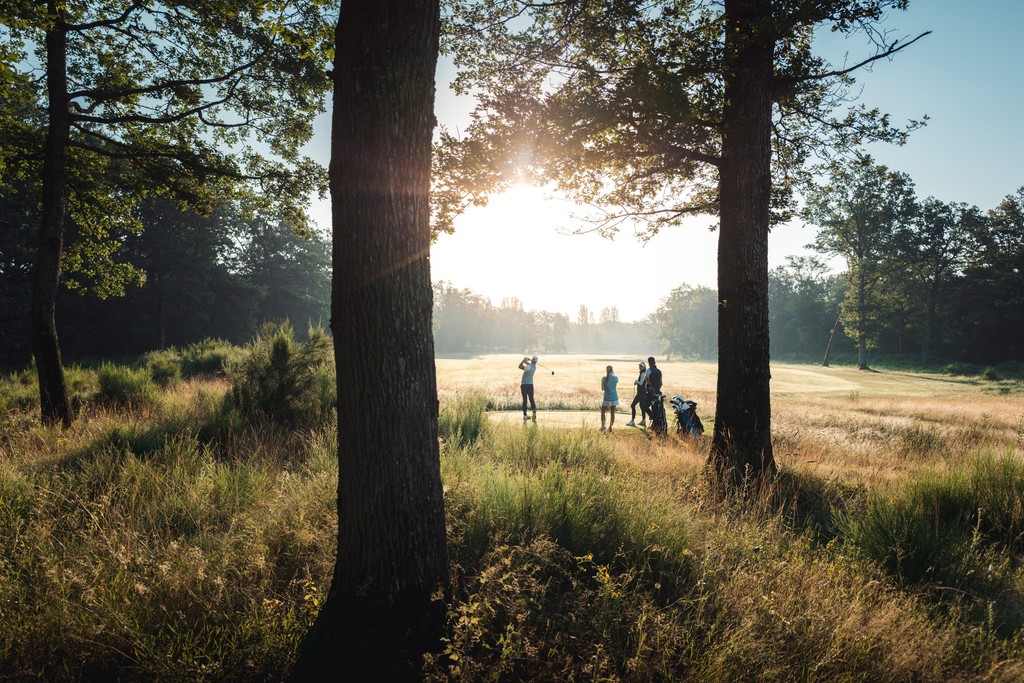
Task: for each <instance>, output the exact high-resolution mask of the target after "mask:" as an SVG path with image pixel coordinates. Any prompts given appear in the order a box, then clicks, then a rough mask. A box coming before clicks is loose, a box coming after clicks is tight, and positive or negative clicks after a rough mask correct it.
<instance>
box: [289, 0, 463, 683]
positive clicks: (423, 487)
mask: <svg viewBox="0 0 1024 683" xmlns="http://www.w3.org/2000/svg"><path fill="white" fill-rule="evenodd" d="M439 31H440V18H439V8H438V2H437V0H406V1H404V2H384V3H381V2H378V0H345V2H343V3H342V5H341V11H340V15H339V19H338V25H337V29H336V33H335V37H336V45H337V48H336V50H337V52H336V57H335V62H334V65H335V70H334V79H335V89H334V112H333V120H332V142H331V165H330V187H331V197H332V216H333V227H334V247H333V262H334V278H333V286H332V308H331V329H332V331H333V333H334V345H335V360H336V364H337V377H338V444H339V446H338V470H339V477H338V554H337V561H336V564H335V568H334V576H333V580H332V584H331V588H330V592H329V594H328V598H327V601H326V603H325V605H324V607H323V609H322V611H321V613H320V615H319V618H318V620H317V624H316V626H315V627H314V630H313V632H311V634H310V637H309V638H308V639H307V642H306V643H305V644H304V646H303V649H302V653H301V654H300V660H299V662H298V664H297V665H296V668H295V670H294V671H293V673H292V678H293V679H294V680H307V679H308V678H318V679H319V678H323V677H325V676H336V677H340V676H344V677H346V678H347V679H349V680H402V679H415V678H417V677H418V672H419V669H420V666H421V658H422V654H423V652H424V651H425V650H426V649H427V648H430V647H432V646H434V645H436V644H437V643H438V642H439V641H438V637H439V635H440V629H439V628H438V627H439V626H441V625H442V622H443V616H444V615H443V611H437V610H434V608H433V603H432V602H431V600H432V596H433V594H434V593H435V592H436V591H437V590H438V588H440V587H442V586H446V585H447V581H448V551H447V545H446V538H445V523H444V506H443V496H442V490H441V473H440V459H439V449H438V440H437V415H438V404H437V387H436V377H435V370H434V345H433V337H432V323H431V315H432V313H431V311H432V298H433V292H432V288H431V282H430V261H429V250H430V225H429V221H430V211H429V186H430V168H431V166H430V161H431V159H430V155H431V135H432V131H433V128H434V122H435V121H434V114H433V102H434V69H435V66H436V61H437V52H438V37H439Z"/></svg>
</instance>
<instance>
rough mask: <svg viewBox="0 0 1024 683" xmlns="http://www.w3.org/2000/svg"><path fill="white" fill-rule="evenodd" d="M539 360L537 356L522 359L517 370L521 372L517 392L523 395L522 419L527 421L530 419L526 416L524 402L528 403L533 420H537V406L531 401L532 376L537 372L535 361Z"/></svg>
mask: <svg viewBox="0 0 1024 683" xmlns="http://www.w3.org/2000/svg"><path fill="white" fill-rule="evenodd" d="M538 360H540V359H539V358H538V357H537V356H534V357H533V358H527V357H525V356H524V357H523V359H522V360H521V361H519V369H520V370H522V371H523V378H522V379H521V380H520V381H519V391H520V393H522V395H523V419H524V420H529V419H530V418H529V417H528V416H527V415H526V401H527V399H529V401H530V410H532V411H533V419H534V421H536V420H537V404H536V402H534V400H533V375H534V373H536V372H537V361H538Z"/></svg>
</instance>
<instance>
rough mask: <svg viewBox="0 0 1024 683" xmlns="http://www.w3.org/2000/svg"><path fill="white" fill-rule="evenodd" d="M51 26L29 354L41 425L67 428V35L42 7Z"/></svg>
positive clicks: (54, 6)
mask: <svg viewBox="0 0 1024 683" xmlns="http://www.w3.org/2000/svg"><path fill="white" fill-rule="evenodd" d="M47 11H48V12H49V15H50V17H51V20H52V23H51V24H50V27H49V28H48V29H47V31H46V81H47V97H48V100H49V101H48V113H49V123H48V127H47V130H46V142H45V147H44V149H43V195H42V220H41V221H40V225H39V255H38V259H37V261H36V269H35V278H34V280H33V283H32V354H33V355H34V356H35V360H36V372H37V374H38V377H39V405H40V411H41V415H42V420H43V422H44V423H46V424H53V423H56V422H60V423H61V424H63V425H64V426H65V427H66V426H69V425H70V424H71V404H70V402H69V401H68V392H67V386H66V384H65V382H64V366H63V364H62V362H61V357H60V344H59V343H58V341H57V322H56V302H57V288H58V286H59V284H60V260H61V252H62V251H63V249H64V192H65V185H66V169H67V149H68V139H69V137H70V131H71V118H70V113H69V112H68V96H67V95H68V80H67V33H66V28H65V27H66V24H65V22H64V19H63V10H60V9H58V3H57V1H56V0H49V2H47Z"/></svg>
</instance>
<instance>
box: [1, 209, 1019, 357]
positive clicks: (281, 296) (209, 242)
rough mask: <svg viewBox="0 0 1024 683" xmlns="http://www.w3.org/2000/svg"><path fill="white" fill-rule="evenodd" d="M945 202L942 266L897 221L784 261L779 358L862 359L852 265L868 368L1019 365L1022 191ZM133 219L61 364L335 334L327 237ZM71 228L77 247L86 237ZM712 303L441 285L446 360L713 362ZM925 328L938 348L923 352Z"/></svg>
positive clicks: (13, 352) (778, 299)
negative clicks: (263, 334) (552, 307)
mask: <svg viewBox="0 0 1024 683" xmlns="http://www.w3.org/2000/svg"><path fill="white" fill-rule="evenodd" d="M32 201H33V200H32V197H31V194H29V193H19V192H7V193H5V194H3V195H0V365H2V366H5V367H7V368H16V367H22V366H24V365H26V364H27V363H29V362H30V359H31V350H30V344H29V336H28V317H29V305H30V290H31V272H32V255H33V254H34V250H35V242H36V241H37V240H38V236H37V231H36V229H35V224H36V220H35V217H34V215H33V213H34V209H33V206H32ZM936 206H937V205H936V201H935V200H929V201H926V202H923V203H921V205H920V207H918V213H917V214H915V215H914V216H911V217H910V219H907V220H905V221H904V222H903V223H901V225H903V224H906V225H917V226H918V234H919V235H921V234H924V235H927V233H926V231H925V229H924V228H925V227H927V225H929V223H927V221H928V220H930V221H931V223H930V224H931V225H932V226H933V227H934V224H935V223H937V222H938V221H939V218H936V216H937V215H939V212H938V209H937V208H936ZM926 207H928V208H930V211H931V213H930V214H926V213H925V208H926ZM945 207H946V208H949V207H953V209H957V208H958V207H959V214H958V215H959V216H961V217H963V216H969V217H970V218H971V220H970V221H969V222H967V221H964V220H963V219H962V218H961V220H960V221H959V223H957V222H956V221H955V220H951V219H949V216H951V215H952V214H951V213H950V212H949V211H947V213H946V214H942V216H945V220H946V225H947V230H948V229H949V227H950V226H952V227H955V228H957V229H958V230H960V232H959V233H957V234H948V233H940V234H939V237H938V238H937V243H938V245H939V246H941V245H942V244H946V245H948V246H950V247H951V249H952V247H953V246H956V245H954V242H956V243H957V245H958V246H956V248H955V249H952V251H955V252H956V254H955V257H954V258H951V259H950V263H949V265H948V267H946V268H945V270H944V271H942V272H940V273H939V274H938V275H937V276H936V275H934V270H932V271H929V270H927V269H926V266H927V265H928V264H927V263H924V265H922V259H921V257H920V253H921V252H920V250H918V251H916V252H915V251H913V250H911V249H910V248H908V247H907V246H906V244H905V243H904V244H902V245H896V244H895V239H896V237H894V235H895V232H894V231H890V232H891V233H892V234H890V235H889V237H887V238H884V239H887V240H888V246H886V243H885V242H883V237H884V236H882V237H880V236H877V235H876V236H874V237H873V238H872V239H873V240H874V241H875V247H876V248H875V249H874V250H873V251H871V252H870V253H868V252H865V253H866V254H867V255H866V256H865V257H864V258H863V259H861V260H860V261H859V262H856V263H854V264H852V267H851V268H850V269H848V270H847V271H844V272H842V273H834V272H830V271H829V269H828V268H827V266H826V265H825V262H824V260H823V258H818V257H815V256H812V257H790V258H789V259H788V260H787V264H786V265H784V266H779V267H777V268H775V269H773V270H772V271H771V272H770V273H769V297H770V298H769V316H770V330H771V352H772V357H774V358H779V359H785V360H796V361H802V360H807V361H820V360H821V359H822V357H823V355H824V353H825V348H826V345H827V344H828V341H829V338H830V333H831V330H832V329H833V327H837V332H836V334H835V335H834V338H833V341H832V348H831V351H832V353H833V354H839V355H840V356H841V357H843V356H844V355H849V354H853V353H856V351H857V341H858V330H859V329H861V327H860V326H859V323H860V321H859V320H858V307H857V305H856V304H857V297H856V296H855V295H856V293H857V291H858V289H857V287H851V286H850V277H849V273H850V272H862V271H865V270H868V271H869V272H870V273H871V274H872V277H873V281H872V283H871V288H870V291H869V292H867V293H866V294H867V296H866V297H865V300H864V306H863V308H864V314H865V315H864V324H863V329H864V332H865V342H866V345H867V347H868V348H867V351H868V353H869V355H870V357H871V359H872V361H876V360H878V359H895V358H903V359H907V358H915V359H916V360H917V361H918V362H924V363H932V364H943V365H944V364H948V363H961V364H978V365H995V364H1000V363H1008V362H1020V361H1021V354H1022V348H1024V345H1022V343H1021V339H1022V338H1024V273H1022V272H1021V268H1022V265H1021V264H1024V247H1022V244H1024V190H1020V191H1018V192H1016V193H1014V194H1011V195H1009V196H1007V197H1006V198H1005V199H1004V200H1003V202H1001V203H1000V205H999V206H997V207H995V208H994V209H992V210H990V211H988V212H981V211H979V210H977V209H973V210H968V209H969V207H968V208H965V207H963V206H962V205H945ZM938 208H942V205H941V204H939V207H938ZM136 214H137V217H138V219H139V221H140V223H141V225H142V226H143V229H142V230H140V231H138V232H131V233H127V234H124V235H121V236H119V238H118V245H119V246H118V250H117V252H116V262H115V260H114V259H113V258H112V259H111V261H110V263H109V264H108V265H107V267H106V270H104V271H100V270H98V269H96V268H93V269H92V270H85V271H83V272H74V271H73V270H72V269H71V268H69V271H68V273H67V274H66V275H65V277H64V284H65V287H64V288H63V289H62V292H61V300H60V304H59V305H60V308H61V311H62V312H63V313H62V316H61V318H60V319H59V325H60V331H61V335H62V336H61V339H62V343H63V345H64V348H65V357H66V358H67V359H69V360H71V361H74V360H80V359H83V358H126V357H131V356H136V355H140V354H142V353H145V352H147V351H150V350H153V349H159V348H166V347H171V346H177V347H182V346H185V345H187V344H190V343H193V342H196V341H199V340H202V339H205V338H210V337H213V338H220V339H225V340H227V341H230V342H233V343H242V342H244V341H246V340H248V339H250V338H252V337H253V336H254V335H255V334H256V332H257V331H258V329H259V327H260V326H261V325H262V324H263V323H265V322H276V321H281V320H285V319H287V320H290V321H292V323H293V324H294V325H295V327H296V329H297V330H298V331H299V332H300V333H303V332H304V331H305V329H306V327H307V326H308V325H310V324H313V325H317V324H319V325H322V326H324V327H326V326H327V322H328V320H329V317H330V315H329V302H330V276H331V267H330V250H331V246H330V242H329V239H328V238H326V237H325V236H323V235H321V234H319V233H316V232H309V233H307V234H304V235H297V234H295V233H294V232H293V231H292V230H291V229H289V228H288V227H287V226H286V225H284V223H283V222H282V221H281V220H280V219H279V218H277V217H275V216H273V215H272V214H267V213H264V212H260V211H259V210H254V209H252V208H251V207H247V206H245V205H244V204H241V203H235V204H231V205H224V206H220V207H219V208H218V209H217V210H216V211H214V212H213V213H212V214H211V215H209V216H199V215H197V214H195V213H194V212H189V211H182V210H180V209H178V208H177V207H176V206H175V205H174V204H172V203H170V202H166V201H161V200H151V201H148V202H146V203H144V204H141V205H139V206H138V207H137V209H136ZM942 216H940V218H941V217H942ZM929 217H930V218H929ZM70 227H71V230H70V235H69V240H68V241H69V243H70V245H71V247H70V249H71V252H72V253H74V248H75V245H76V233H75V230H74V225H73V224H72V225H71V226H70ZM823 234H825V233H824V231H823ZM900 239H902V240H903V241H904V242H906V241H908V240H911V237H910V236H908V235H907V234H902V235H901V236H900ZM911 241H912V240H911ZM918 241H919V242H920V241H921V239H919V240H918ZM817 244H818V250H819V253H821V255H822V257H824V256H826V255H827V254H829V253H836V252H837V249H836V248H831V250H830V249H829V248H827V247H826V246H825V243H824V242H823V241H822V240H819V242H818V243H817ZM73 264H74V262H73V261H72V266H73ZM115 266H116V267H115ZM858 268H859V269H860V270H858ZM929 273H932V274H933V276H932V277H931V278H930V279H929V278H928V277H927V276H928V275H929ZM717 301H718V294H717V291H716V290H715V289H713V288H709V287H703V286H698V287H693V286H690V285H687V284H681V285H680V286H679V287H677V288H675V289H673V290H672V291H671V292H667V293H665V296H664V298H663V299H662V300H661V304H660V305H659V306H658V308H657V309H656V310H655V311H653V312H652V313H651V314H650V315H649V316H647V317H646V318H645V319H644V320H641V321H635V322H624V321H621V320H619V317H618V312H617V311H616V309H614V308H607V309H604V310H602V311H599V312H595V311H590V310H588V309H587V307H586V306H583V305H581V306H580V309H579V311H578V312H577V315H576V316H575V318H570V317H569V316H568V315H566V314H564V313H560V312H551V311H535V310H525V309H524V307H523V304H522V302H521V301H519V300H518V299H515V298H506V299H504V300H503V301H502V302H501V303H500V304H495V303H493V302H492V301H491V300H490V299H488V298H486V297H484V296H481V295H479V294H476V293H475V292H473V291H471V290H469V289H459V288H456V287H454V286H453V285H451V283H446V282H435V283H434V321H433V325H434V343H435V348H436V351H437V353H438V354H441V355H444V354H460V353H489V352H515V353H519V352H525V351H537V352H544V353H574V352H576V353H612V352H635V353H641V354H643V353H662V354H665V355H667V356H669V357H672V358H693V359H713V358H715V357H716V351H717ZM930 304H931V305H933V306H934V309H933V310H931V312H930V313H929V305H930ZM929 315H931V316H932V320H931V322H930V323H929ZM837 319H838V326H837ZM929 329H930V332H929ZM110 330H117V331H118V332H117V334H116V335H112V334H110ZM926 332H928V334H930V336H931V340H930V350H929V354H928V356H930V357H922V355H923V354H922V351H923V343H924V339H925V336H926Z"/></svg>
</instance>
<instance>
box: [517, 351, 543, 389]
mask: <svg viewBox="0 0 1024 683" xmlns="http://www.w3.org/2000/svg"><path fill="white" fill-rule="evenodd" d="M538 360H540V359H539V358H537V356H534V357H533V358H531V359H530V362H529V363H526V362H524V363H522V364H521V365H520V367H522V368H523V379H522V381H520V382H519V383H520V384H533V375H534V373H535V372H537V361H538Z"/></svg>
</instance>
